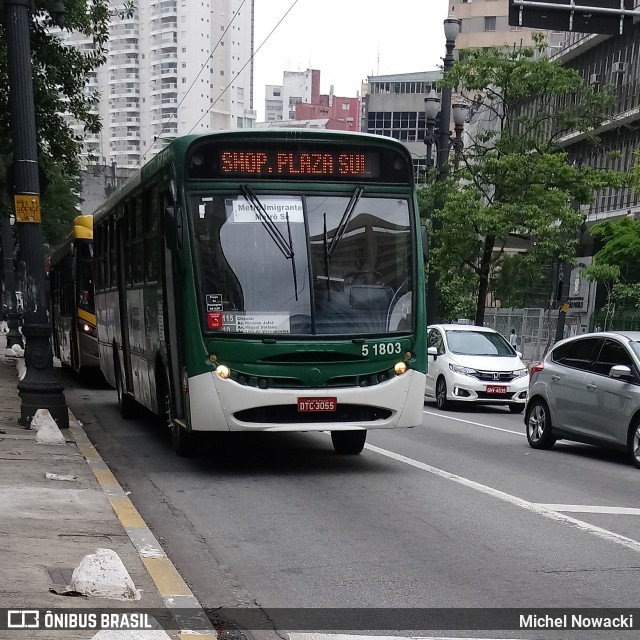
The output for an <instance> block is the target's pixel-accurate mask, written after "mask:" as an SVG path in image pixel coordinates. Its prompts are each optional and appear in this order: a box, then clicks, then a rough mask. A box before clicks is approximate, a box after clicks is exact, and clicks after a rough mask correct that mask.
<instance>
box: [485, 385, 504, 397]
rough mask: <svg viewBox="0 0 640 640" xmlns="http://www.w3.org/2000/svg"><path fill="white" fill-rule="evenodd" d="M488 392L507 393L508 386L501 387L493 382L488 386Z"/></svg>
mask: <svg viewBox="0 0 640 640" xmlns="http://www.w3.org/2000/svg"><path fill="white" fill-rule="evenodd" d="M487 393H495V394H496V395H500V394H503V393H507V387H500V386H497V385H494V384H491V385H489V386H487Z"/></svg>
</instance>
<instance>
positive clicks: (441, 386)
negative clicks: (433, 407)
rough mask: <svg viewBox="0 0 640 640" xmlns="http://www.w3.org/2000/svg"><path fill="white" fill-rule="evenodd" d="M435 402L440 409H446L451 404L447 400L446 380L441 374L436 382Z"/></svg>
mask: <svg viewBox="0 0 640 640" xmlns="http://www.w3.org/2000/svg"><path fill="white" fill-rule="evenodd" d="M436 404H437V405H438V409H440V411H446V410H447V409H448V408H449V407H450V406H451V403H450V402H449V400H447V382H446V380H445V379H444V378H443V377H442V376H440V377H439V378H438V381H437V382H436Z"/></svg>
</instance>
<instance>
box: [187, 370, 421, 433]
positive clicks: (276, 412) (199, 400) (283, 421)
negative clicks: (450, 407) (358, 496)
mask: <svg viewBox="0 0 640 640" xmlns="http://www.w3.org/2000/svg"><path fill="white" fill-rule="evenodd" d="M424 386H425V375H424V373H420V372H419V371H413V370H409V371H407V372H406V373H404V374H402V375H400V376H397V377H395V378H392V379H391V380H387V381H385V382H382V383H380V384H376V385H373V386H371V387H357V388H355V387H350V388H329V389H258V388H255V387H250V386H246V385H241V384H238V383H237V382H235V381H233V380H229V379H226V380H223V379H221V378H219V377H218V376H216V375H215V374H213V373H205V374H201V375H198V376H194V377H192V378H189V407H190V413H191V419H190V426H191V429H192V430H193V431H341V430H351V429H393V428H396V427H415V426H418V425H420V424H421V423H422V418H423V414H422V411H423V407H424ZM299 398H305V399H314V398H316V399H326V398H335V400H336V410H335V412H333V411H332V412H325V411H318V412H313V411H309V412H299V411H298V399H299Z"/></svg>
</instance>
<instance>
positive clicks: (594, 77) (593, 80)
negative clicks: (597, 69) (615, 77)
mask: <svg viewBox="0 0 640 640" xmlns="http://www.w3.org/2000/svg"><path fill="white" fill-rule="evenodd" d="M589 84H600V74H599V73H592V74H591V75H590V76H589Z"/></svg>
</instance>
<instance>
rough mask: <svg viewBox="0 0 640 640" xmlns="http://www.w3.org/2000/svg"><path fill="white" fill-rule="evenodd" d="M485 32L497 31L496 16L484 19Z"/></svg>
mask: <svg viewBox="0 0 640 640" xmlns="http://www.w3.org/2000/svg"><path fill="white" fill-rule="evenodd" d="M484 30H485V31H495V30H496V17H495V16H485V17H484Z"/></svg>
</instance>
